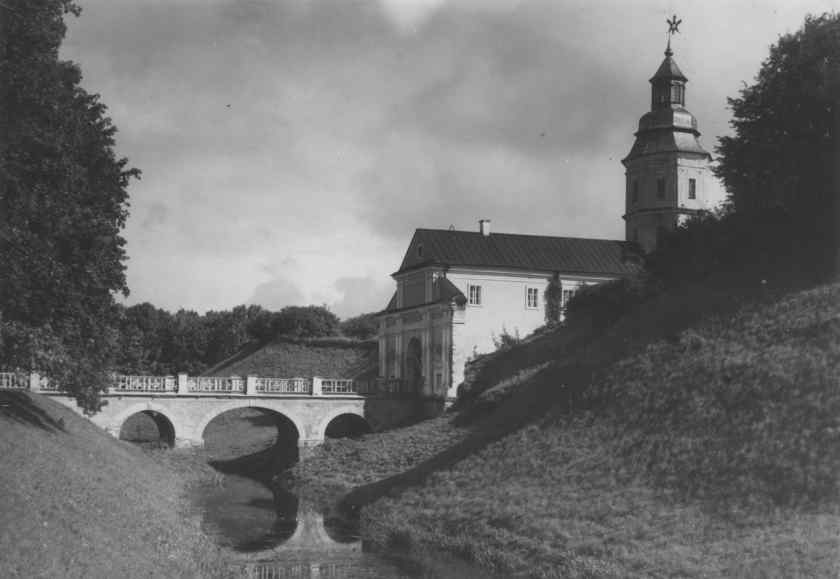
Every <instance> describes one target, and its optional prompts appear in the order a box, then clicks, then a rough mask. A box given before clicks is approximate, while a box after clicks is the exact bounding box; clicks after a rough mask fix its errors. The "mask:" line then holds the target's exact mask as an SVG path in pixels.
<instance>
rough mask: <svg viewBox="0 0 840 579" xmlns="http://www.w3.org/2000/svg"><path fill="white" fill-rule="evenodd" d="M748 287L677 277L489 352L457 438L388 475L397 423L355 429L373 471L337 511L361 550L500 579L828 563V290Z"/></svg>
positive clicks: (833, 318) (766, 570) (831, 388)
mask: <svg viewBox="0 0 840 579" xmlns="http://www.w3.org/2000/svg"><path fill="white" fill-rule="evenodd" d="M750 291H751V290H742V291H732V290H731V289H730V290H727V289H726V288H725V287H718V288H703V287H688V288H684V289H683V291H681V292H675V293H671V294H669V295H664V296H661V297H660V298H658V299H656V300H654V301H651V302H649V303H645V304H642V306H641V307H639V308H638V309H637V310H635V311H633V312H631V313H630V314H629V315H627V316H625V317H624V318H623V319H621V320H620V321H619V322H618V323H616V324H614V325H613V326H612V327H610V328H608V329H607V330H606V331H605V332H594V331H592V332H586V331H576V332H569V333H566V334H564V333H563V332H557V333H552V334H548V335H545V336H542V337H540V338H539V339H537V340H533V341H531V342H530V345H529V343H525V344H523V345H521V346H515V347H513V348H511V349H509V350H506V351H505V352H502V353H500V354H499V360H492V359H491V360H488V361H486V362H485V366H484V368H485V369H486V368H492V367H494V366H495V368H496V369H497V372H496V381H495V383H494V382H493V380H492V374H493V373H492V372H489V371H487V370H482V371H481V376H480V378H481V380H482V382H481V383H480V384H479V387H478V388H476V389H475V390H474V392H475V394H474V399H478V400H479V404H480V405H481V406H482V408H481V411H480V412H475V411H473V412H472V414H471V415H470V414H469V411H467V412H465V413H464V416H469V418H470V419H469V420H461V422H464V423H469V424H470V425H471V426H470V428H469V429H468V430H465V433H464V435H463V437H461V438H460V439H458V440H456V441H454V444H452V445H451V446H448V447H447V448H446V449H445V450H443V451H441V452H439V453H438V454H434V455H432V456H429V458H427V459H426V460H423V461H421V462H419V463H416V464H415V465H414V466H413V467H411V468H408V469H404V470H402V472H399V473H397V474H395V475H390V476H387V475H388V473H393V472H395V471H397V470H399V469H400V468H401V466H400V465H399V464H398V462H397V461H396V460H395V459H394V458H388V457H392V456H393V454H394V452H396V451H398V450H399V447H398V446H397V445H396V444H395V443H396V441H398V440H399V431H397V432H394V433H389V434H388V438H377V437H378V436H383V435H373V437H372V438H371V440H370V443H371V444H374V443H376V442H377V441H379V444H380V446H381V447H382V449H381V450H378V451H377V452H378V454H379V455H380V456H382V457H386V458H385V459H386V460H387V462H388V464H387V465H381V468H379V470H378V472H380V473H382V474H383V475H386V476H387V478H384V479H380V480H378V481H374V482H373V483H372V484H366V485H365V486H362V487H361V488H357V489H355V490H354V491H352V492H351V493H349V495H348V496H347V497H346V498H345V500H344V504H346V505H350V506H359V507H363V512H362V518H363V533H364V535H365V538H366V539H367V541H368V544H370V545H372V546H374V547H376V548H380V549H389V550H393V549H398V550H403V551H407V552H410V553H417V552H420V553H422V552H428V551H439V550H444V551H446V552H449V553H451V554H455V555H457V556H459V557H463V558H465V559H468V560H470V561H474V562H477V563H479V564H481V565H484V566H486V567H488V568H493V569H496V570H499V571H501V572H503V573H504V574H506V575H510V576H528V577H675V576H676V577H698V578H700V577H828V576H838V574H840V555H838V553H840V492H838V486H837V482H838V480H840V469H838V464H840V462H838V461H840V459H838V457H840V437H838V434H840V419H838V418H837V417H838V416H840V390H838V389H837V378H836V377H837V376H838V375H840V347H838V344H840V325H838V322H837V321H838V320H840V285H837V284H835V285H828V286H823V287H819V288H815V289H811V290H807V291H799V292H794V293H789V294H786V293H785V292H784V291H780V292H778V293H776V294H775V295H771V292H768V291H767V290H766V288H759V290H758V291H757V292H755V293H753V294H752V295H751V294H750ZM529 348H531V349H530V350H529ZM494 387H495V389H494ZM482 392H484V395H482V394H481V393H482ZM419 426H420V425H418V427H419ZM431 427H432V425H429V428H431ZM430 434H432V433H430ZM442 438H446V434H445V433H444V435H443V436H442ZM392 444H393V448H392V449H388V447H389V446H390V445H392ZM392 451H393V452H392ZM329 464H330V469H331V472H332V474H329V475H328V476H332V477H333V478H335V479H338V480H340V481H341V483H342V486H343V487H346V486H347V485H349V484H351V483H353V482H363V483H366V482H367V481H369V480H370V479H372V478H374V477H373V476H369V475H370V474H371V473H365V474H363V475H355V474H354V475H349V474H347V473H350V472H351V471H353V470H354V469H356V468H361V469H362V470H364V468H365V466H366V464H367V461H365V460H362V461H361V462H359V461H358V460H357V457H356V456H354V455H353V454H352V453H349V452H342V453H339V454H337V455H336V456H334V457H333V460H332V462H330V463H329ZM299 474H301V475H302V476H303V477H304V478H306V476H307V473H306V472H302V473H299ZM318 476H321V474H318Z"/></svg>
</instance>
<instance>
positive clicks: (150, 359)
mask: <svg viewBox="0 0 840 579" xmlns="http://www.w3.org/2000/svg"><path fill="white" fill-rule="evenodd" d="M120 309H121V313H120V316H119V337H118V341H119V356H118V358H117V360H116V364H115V366H114V369H115V370H117V371H118V372H122V373H126V374H175V373H178V372H186V373H188V374H200V373H202V372H204V371H205V370H206V369H207V368H209V367H210V366H213V365H215V364H218V363H219V362H222V361H223V360H225V359H226V358H229V357H230V356H233V355H234V354H236V353H237V352H239V351H240V350H241V349H242V348H243V347H245V346H247V345H249V344H262V343H265V342H268V341H270V340H272V339H274V338H275V337H282V336H287V337H296V338H319V337H329V336H338V335H339V321H338V318H337V317H336V316H335V315H334V314H332V313H331V312H330V311H329V310H328V309H326V308H325V307H322V306H305V307H303V306H290V307H286V308H283V309H282V310H280V311H279V312H272V311H270V310H266V309H264V308H262V307H261V306H256V305H250V306H245V305H240V306H236V307H235V308H233V309H231V310H220V311H209V312H207V313H205V314H199V313H197V312H195V311H192V310H184V309H181V310H178V311H177V312H175V313H174V314H173V313H170V312H168V311H166V310H163V309H160V308H156V307H155V306H153V305H152V304H150V303H142V304H137V305H133V306H129V307H121V308H120ZM359 317H360V318H361V317H364V316H359ZM354 320H356V319H355V318H351V319H350V320H347V322H350V323H351V324H350V327H355V324H356V321H354ZM345 335H348V334H345ZM348 337H357V338H358V337H360V336H352V335H348Z"/></svg>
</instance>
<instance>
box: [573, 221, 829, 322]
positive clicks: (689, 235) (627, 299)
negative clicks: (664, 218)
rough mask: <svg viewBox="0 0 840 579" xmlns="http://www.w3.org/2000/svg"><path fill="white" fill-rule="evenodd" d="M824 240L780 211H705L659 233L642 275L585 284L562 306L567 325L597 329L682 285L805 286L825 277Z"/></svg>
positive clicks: (826, 255)
mask: <svg viewBox="0 0 840 579" xmlns="http://www.w3.org/2000/svg"><path fill="white" fill-rule="evenodd" d="M831 247H832V246H831V240H830V239H827V238H826V235H825V232H824V231H818V230H815V229H813V228H812V227H811V226H810V224H809V223H808V222H806V221H804V220H802V219H801V218H799V217H797V216H796V215H794V214H791V213H790V212H788V211H786V210H784V209H782V208H778V207H776V208H770V209H765V210H762V211H757V212H752V213H748V214H747V213H744V214H741V213H721V214H706V215H703V216H700V217H697V218H694V219H691V220H689V221H688V222H686V223H685V224H684V225H682V226H681V227H679V228H677V229H676V230H675V231H673V232H671V233H669V234H668V235H666V236H664V238H663V239H662V241H661V244H660V247H659V248H658V249H657V250H656V251H654V252H653V253H651V254H650V255H648V256H647V257H646V259H645V262H646V264H645V270H646V272H645V273H643V274H639V275H636V276H633V277H628V278H622V279H618V280H614V281H611V282H607V283H604V284H600V285H597V286H588V287H585V288H583V289H582V290H580V291H579V292H577V293H576V294H575V295H574V296H573V297H572V299H571V300H570V301H569V304H568V305H567V306H566V325H567V326H581V325H583V326H584V327H592V328H594V329H595V330H603V329H604V328H606V327H609V326H611V325H612V324H614V323H615V322H616V321H617V320H618V319H620V318H621V317H622V316H624V315H625V314H627V313H628V312H630V311H631V310H633V309H634V308H636V307H638V306H639V305H640V304H641V303H643V302H645V301H647V300H649V299H651V298H652V297H654V296H656V295H659V294H660V293H662V292H663V291H670V290H673V289H675V288H678V287H680V286H683V285H685V284H698V283H700V284H703V283H707V282H708V283H714V284H716V285H719V286H720V285H723V286H726V287H731V288H732V289H733V291H734V290H736V289H742V288H747V289H761V288H763V287H766V286H769V287H772V288H774V289H780V288H782V289H783V288H797V287H808V286H812V285H814V284H815V283H817V282H819V281H821V280H824V279H826V278H827V276H828V275H829V274H830V273H831V269H830V267H829V265H828V264H829V263H830V261H831V256H832V249H831Z"/></svg>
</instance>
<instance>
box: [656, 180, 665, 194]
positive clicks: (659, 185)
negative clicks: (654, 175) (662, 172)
mask: <svg viewBox="0 0 840 579" xmlns="http://www.w3.org/2000/svg"><path fill="white" fill-rule="evenodd" d="M656 196H657V197H658V198H659V199H665V178H664V177H660V178H659V179H657V180H656Z"/></svg>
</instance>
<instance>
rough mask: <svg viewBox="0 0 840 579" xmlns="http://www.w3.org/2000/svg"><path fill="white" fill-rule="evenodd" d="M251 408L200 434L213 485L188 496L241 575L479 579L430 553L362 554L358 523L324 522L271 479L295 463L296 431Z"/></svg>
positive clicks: (267, 578) (473, 570)
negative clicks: (419, 555) (412, 555)
mask: <svg viewBox="0 0 840 579" xmlns="http://www.w3.org/2000/svg"><path fill="white" fill-rule="evenodd" d="M293 429H294V426H293V425H292V426H291V427H289V425H288V424H285V423H284V422H283V421H282V420H279V421H278V418H277V417H276V416H272V415H268V414H266V413H264V412H261V411H259V410H257V409H241V410H240V411H231V412H228V413H226V414H225V415H222V416H220V417H217V419H214V421H213V422H211V423H210V425H209V426H208V427H207V429H206V430H205V437H204V438H205V451H206V452H207V453H208V456H212V457H214V458H213V459H212V460H210V465H211V466H212V467H213V468H214V469H216V471H217V472H216V476H215V480H212V481H207V482H205V483H204V484H202V485H197V486H195V487H193V489H192V490H191V493H192V496H191V502H192V503H193V505H194V508H195V509H196V510H197V512H198V514H199V515H200V517H201V521H202V529H203V531H204V532H205V533H206V534H207V535H209V536H210V537H212V538H213V539H214V540H215V541H216V543H217V544H218V545H219V546H221V547H222V549H223V552H224V553H225V554H226V556H227V559H228V561H229V564H230V565H231V566H232V567H233V568H234V570H235V572H236V573H235V574H236V575H237V576H240V577H255V578H259V579H274V578H275V577H278V578H279V577H299V578H309V577H313V578H314V577H319V578H324V577H341V578H348V579H353V578H356V577H358V578H370V579H374V578H382V579H386V578H387V579H392V578H393V579H396V578H417V577H430V578H431V577H434V578H441V579H447V578H452V579H455V578H458V579H479V578H480V579H484V578H488V577H490V576H491V575H490V574H488V572H487V571H486V570H484V569H479V568H477V567H475V566H472V565H469V564H468V563H465V562H463V561H462V560H460V559H455V558H453V557H450V556H439V555H438V554H433V556H430V557H424V558H423V559H422V560H420V559H416V558H411V559H408V558H406V557H391V556H390V555H381V554H376V553H371V552H366V551H364V550H363V549H362V541H361V537H360V533H359V527H358V523H352V522H347V521H345V520H343V519H337V518H336V517H334V516H329V517H324V514H323V513H321V512H320V511H319V510H318V509H317V508H315V506H314V505H312V504H309V503H307V502H306V500H304V499H301V498H299V497H297V496H295V495H294V494H293V493H291V492H289V491H286V490H282V489H280V488H278V487H277V485H276V484H274V483H273V482H272V481H273V479H274V475H275V474H278V473H281V472H283V471H284V470H286V469H287V468H288V467H289V466H291V465H293V464H294V463H295V462H297V460H298V458H299V456H298V448H297V432H296V431H294V430H293Z"/></svg>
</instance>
